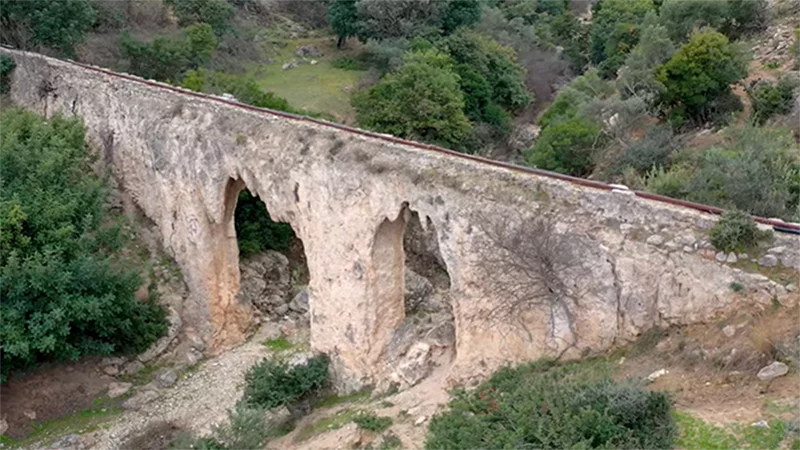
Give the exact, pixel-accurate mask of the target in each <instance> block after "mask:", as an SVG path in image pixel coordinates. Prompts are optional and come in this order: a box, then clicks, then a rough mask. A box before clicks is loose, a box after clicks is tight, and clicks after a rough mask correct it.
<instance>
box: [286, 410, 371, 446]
mask: <svg viewBox="0 0 800 450" xmlns="http://www.w3.org/2000/svg"><path fill="white" fill-rule="evenodd" d="M358 413H359V412H358V410H355V409H350V408H347V409H343V410H341V411H339V412H338V413H336V414H334V415H332V416H329V417H325V418H323V419H320V420H318V421H316V422H314V423H312V424H310V425H306V426H305V427H303V428H301V429H300V431H298V432H297V435H296V436H295V438H294V440H295V442H302V441H305V440H308V439H309V438H310V437H312V436H316V435H317V434H319V433H322V432H324V431H330V430H337V429H339V428H342V427H343V426H345V425H347V424H348V423H350V422H352V421H353V419H354V418H355V417H356V416H357V415H358Z"/></svg>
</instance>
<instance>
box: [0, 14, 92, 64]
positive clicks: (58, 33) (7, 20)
mask: <svg viewBox="0 0 800 450" xmlns="http://www.w3.org/2000/svg"><path fill="white" fill-rule="evenodd" d="M94 21H95V10H94V9H93V8H92V5H91V3H89V0H59V1H50V0H24V1H14V0H3V1H2V2H0V39H2V41H3V43H5V44H10V45H12V46H14V47H17V48H23V49H27V50H31V49H33V50H36V47H38V46H43V47H48V48H52V49H56V50H59V51H60V52H62V53H63V54H65V55H66V56H69V57H74V56H75V46H76V45H78V44H80V43H81V42H83V39H84V38H85V36H86V32H88V31H89V30H90V29H91V27H92V24H94Z"/></svg>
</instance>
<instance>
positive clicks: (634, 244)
mask: <svg viewBox="0 0 800 450" xmlns="http://www.w3.org/2000/svg"><path fill="white" fill-rule="evenodd" d="M1 51H2V52H4V53H7V54H9V55H10V56H12V57H13V58H14V59H15V60H16V62H17V68H16V69H15V71H14V72H13V77H12V92H11V97H12V99H13V100H14V102H15V103H16V104H18V105H21V106H24V107H26V108H29V109H31V110H34V111H37V112H39V113H42V114H44V115H45V116H51V115H53V114H56V113H63V114H66V115H76V116H79V117H81V118H82V119H83V121H84V122H85V124H86V127H87V138H88V139H89V141H90V142H91V143H92V144H93V146H94V147H95V148H97V149H98V152H99V153H100V154H101V155H102V158H103V160H104V161H105V162H106V163H107V164H108V165H109V166H110V167H111V169H112V172H113V175H114V177H115V178H116V180H117V181H118V182H119V184H120V186H121V188H122V189H123V190H124V191H125V192H126V194H127V195H128V196H129V197H130V198H131V199H132V200H133V202H134V203H135V204H136V205H137V206H138V207H139V208H140V209H141V211H143V213H144V214H145V215H146V216H147V217H149V218H150V219H151V220H152V221H153V222H154V223H155V224H156V225H157V227H158V229H159V230H160V232H161V237H162V239H163V247H164V248H165V249H166V251H167V252H169V253H170V254H171V255H172V256H173V257H174V259H175V260H176V261H177V263H178V264H179V265H180V267H181V269H182V272H183V274H184V279H185V281H186V283H187V285H188V288H189V292H190V295H189V298H187V299H186V300H185V304H184V306H183V311H182V318H183V322H184V326H185V327H187V328H188V329H192V330H193V331H194V332H197V333H199V334H200V335H201V336H203V339H204V340H205V341H206V344H207V345H208V346H209V347H210V348H213V349H216V350H220V349H224V348H226V347H229V346H231V345H234V344H236V343H238V342H240V341H242V340H243V339H244V337H245V332H246V330H247V328H248V326H250V323H251V311H250V306H249V305H245V304H239V303H238V302H237V295H236V294H237V292H238V288H239V270H238V250H237V246H236V237H235V231H234V224H233V212H234V209H235V206H236V198H237V194H238V192H239V191H240V190H241V189H243V188H245V187H246V188H247V189H249V190H250V191H251V192H253V193H255V194H257V195H258V196H259V197H261V199H263V200H264V202H265V203H266V205H267V207H268V209H269V213H270V214H271V216H272V217H273V218H275V219H277V220H281V221H284V222H288V223H290V224H291V226H292V227H293V229H294V230H295V232H296V234H297V235H298V236H299V237H300V238H301V239H302V241H303V243H304V247H305V251H306V257H307V263H308V269H309V273H310V284H309V291H310V299H311V300H310V303H311V311H310V320H311V333H312V348H313V349H314V350H315V351H321V352H326V353H328V354H329V355H330V356H331V358H332V360H333V362H334V365H333V366H334V374H335V378H336V380H337V382H338V386H339V388H340V389H341V390H353V389H357V388H359V387H361V386H362V385H365V384H370V383H375V382H378V381H381V380H383V379H385V378H386V377H387V373H388V372H389V370H390V368H388V367H387V364H386V361H385V353H386V348H387V345H388V343H389V342H390V340H391V338H392V336H393V333H394V332H395V330H396V329H397V327H398V326H399V325H400V323H401V322H402V321H403V318H404V308H403V278H404V277H403V271H404V254H403V245H402V240H403V232H404V227H405V221H406V217H407V212H408V211H409V210H411V211H414V212H417V213H418V214H419V216H420V217H421V218H423V220H422V222H423V223H430V224H432V225H433V227H434V228H435V231H436V237H437V239H438V246H439V249H440V252H441V257H442V259H443V260H444V262H445V264H446V267H447V271H448V273H449V276H450V280H451V287H450V289H451V296H452V299H453V300H452V302H453V303H452V308H453V313H454V316H455V328H456V357H455V361H454V364H453V366H452V368H451V376H452V377H453V378H455V379H463V378H466V377H472V376H480V375H485V374H486V373H488V372H489V371H491V370H492V369H494V368H496V367H497V366H499V365H501V364H504V363H507V362H514V361H521V360H530V359H535V358H537V357H540V356H543V355H556V354H565V355H567V356H579V355H581V354H584V353H586V352H593V351H603V350H606V349H608V348H609V347H611V346H613V345H615V343H617V342H624V341H625V340H629V339H632V338H634V337H635V336H636V335H638V334H639V333H641V332H642V331H644V330H646V329H647V328H650V327H653V326H669V325H674V324H687V323H693V322H699V321H707V320H710V319H713V318H714V317H716V316H719V315H721V314H724V313H725V312H726V311H729V310H731V309H732V308H738V307H742V306H752V305H759V304H760V305H766V304H769V303H770V302H771V301H772V299H773V298H777V299H778V300H779V301H781V302H793V303H796V302H797V298H796V293H791V292H787V290H786V289H785V288H784V286H782V285H780V284H776V283H775V282H773V281H771V280H769V279H768V278H767V277H765V276H763V275H760V274H758V273H749V272H747V271H745V270H740V269H738V268H736V266H735V265H734V264H729V263H728V262H720V261H719V260H718V258H717V257H716V256H718V255H716V256H715V252H714V251H713V249H710V248H709V245H708V239H707V235H708V229H709V228H710V227H711V226H712V225H713V223H714V221H715V220H716V216H715V215H714V214H710V213H708V212H704V211H701V210H698V209H696V208H688V207H684V206H680V205H675V204H671V203H668V202H664V201H658V200H657V199H656V200H654V199H652V198H650V199H649V198H645V197H646V196H645V195H642V194H638V193H633V192H631V191H625V190H618V189H611V188H609V187H608V186H604V185H600V184H597V183H590V182H584V183H582V184H581V183H578V182H575V180H568V179H565V178H564V177H558V176H555V175H552V174H543V173H536V172H533V171H525V170H521V169H519V168H513V167H510V166H504V165H502V164H498V163H490V162H488V161H482V160H479V159H478V158H472V157H468V156H464V155H457V154H453V153H449V152H446V151H441V150H435V149H432V148H431V147H430V146H425V145H420V144H415V143H411V142H406V141H401V140H398V139H394V138H391V137H388V136H382V135H376V134H371V133H366V132H363V131H359V130H353V129H347V128H345V127H342V126H338V125H333V124H327V123H324V122H320V121H314V120H311V119H307V118H301V117H293V116H290V115H287V114H282V113H276V112H273V111H265V110H259V109H257V108H252V107H247V106H244V105H239V104H236V103H232V102H229V101H226V100H224V99H220V98H215V97H208V96H203V95H200V94H196V93H192V92H187V91H183V90H180V89H177V88H173V87H171V86H167V85H164V84H160V83H155V82H149V81H145V80H141V79H138V78H135V77H131V76H127V75H122V74H116V73H113V72H109V71H105V70H102V69H98V68H93V67H86V66H82V65H79V64H76V63H72V62H66V61H60V60H56V59H52V58H48V57H44V56H41V55H37V54H32V53H23V52H19V51H14V50H8V49H2V50H1ZM706 209H707V210H712V209H711V208H706ZM544 215H548V216H553V217H555V220H556V221H555V224H554V226H553V228H552V229H553V230H554V231H553V232H555V233H558V235H559V236H560V237H562V238H563V239H562V240H561V242H566V243H567V244H568V248H565V249H562V250H563V251H568V252H572V254H573V255H576V256H577V262H576V264H575V265H573V266H572V267H570V269H569V270H568V271H567V272H568V273H566V274H565V279H566V281H565V283H566V284H565V286H568V289H571V290H573V291H575V292H578V291H579V292H580V296H579V297H568V300H566V301H564V302H561V303H560V305H559V306H558V308H553V307H552V305H550V307H547V306H545V305H541V306H539V307H532V308H527V309H524V310H520V312H519V313H518V314H517V316H518V317H516V319H517V320H516V322H518V323H521V324H524V325H525V326H523V327H519V326H518V323H512V322H511V321H497V320H493V319H492V314H490V313H491V312H492V311H493V310H495V309H497V308H498V307H499V305H502V304H504V302H505V301H506V300H507V299H504V298H502V297H503V295H504V294H502V293H499V292H497V291H496V290H494V289H492V288H491V287H492V285H493V284H492V282H490V281H492V280H493V279H495V276H494V275H493V274H492V273H491V269H492V268H491V267H489V269H490V270H489V271H488V272H487V267H486V266H487V261H493V260H494V259H493V256H496V255H492V254H487V251H488V252H490V253H491V252H492V251H493V250H492V249H491V247H489V248H488V250H487V246H486V245H485V242H486V241H485V239H484V237H485V236H484V235H485V234H486V233H485V232H484V231H483V229H482V227H481V224H482V223H483V222H485V221H487V220H488V221H490V222H494V223H499V224H520V223H525V222H526V221H535V220H536V219H537V217H540V216H544ZM798 244H800V240H798V238H797V236H792V235H788V234H781V233H777V234H776V237H775V242H774V243H773V244H772V245H773V246H776V247H783V249H782V251H781V252H777V251H776V252H777V253H778V259H779V264H780V265H781V266H782V267H783V269H784V270H785V269H789V270H797V269H798V268H800V245H798ZM498 251H499V250H498ZM722 259H723V260H724V258H722ZM497 270H503V271H505V269H502V268H500V267H498V269H497ZM496 275H497V278H499V279H502V276H506V277H507V276H509V274H508V273H502V274H500V273H498V274H496ZM511 275H512V276H516V275H514V274H511ZM523 275H524V274H521V275H520V276H523ZM732 283H738V284H739V285H741V286H743V287H744V289H745V290H744V291H743V292H745V293H746V295H743V294H742V292H738V293H737V292H734V290H732V289H731V288H730V286H731V284H732Z"/></svg>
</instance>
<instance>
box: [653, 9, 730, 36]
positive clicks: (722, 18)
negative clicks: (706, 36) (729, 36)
mask: <svg viewBox="0 0 800 450" xmlns="http://www.w3.org/2000/svg"><path fill="white" fill-rule="evenodd" d="M658 14H659V17H660V18H661V23H662V24H664V27H665V28H666V29H667V31H668V32H669V35H670V38H671V39H672V40H673V42H675V43H676V44H680V43H681V42H684V41H685V40H686V39H687V38H688V37H689V35H690V34H691V33H692V30H695V29H698V28H702V27H711V28H716V29H720V28H721V27H722V26H723V25H724V24H725V22H726V21H727V17H728V5H727V2H726V1H725V0H720V1H706V0H664V3H662V5H661V7H660V8H659V10H658Z"/></svg>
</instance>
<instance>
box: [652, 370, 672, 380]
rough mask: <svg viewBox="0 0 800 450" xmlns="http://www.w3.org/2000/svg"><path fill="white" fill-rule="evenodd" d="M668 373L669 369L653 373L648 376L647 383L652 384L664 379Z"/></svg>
mask: <svg viewBox="0 0 800 450" xmlns="http://www.w3.org/2000/svg"><path fill="white" fill-rule="evenodd" d="M668 373H669V371H667V369H658V370H656V371H655V372H653V373H651V374H650V375H648V376H647V381H649V382H651V383H652V382H653V381H656V380H657V379H659V378H661V377H663V376H664V375H666V374H668Z"/></svg>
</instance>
